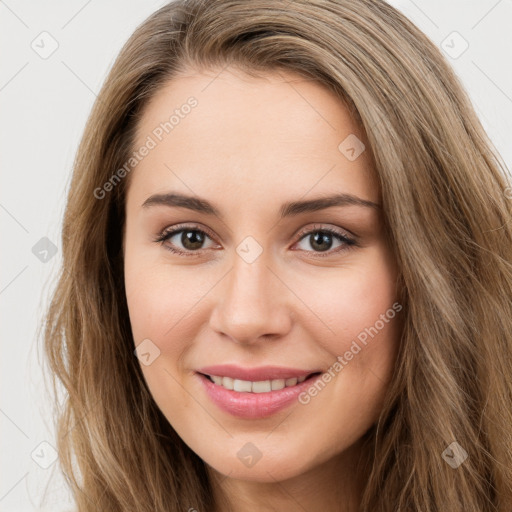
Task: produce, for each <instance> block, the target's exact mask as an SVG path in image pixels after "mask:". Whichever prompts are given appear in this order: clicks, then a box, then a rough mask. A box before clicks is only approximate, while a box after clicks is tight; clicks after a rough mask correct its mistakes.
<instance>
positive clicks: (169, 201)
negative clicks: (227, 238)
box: [142, 192, 381, 219]
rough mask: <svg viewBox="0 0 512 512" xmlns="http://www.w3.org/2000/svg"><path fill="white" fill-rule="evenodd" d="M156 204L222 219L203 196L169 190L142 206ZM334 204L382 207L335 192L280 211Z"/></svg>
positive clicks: (295, 212) (296, 211)
mask: <svg viewBox="0 0 512 512" xmlns="http://www.w3.org/2000/svg"><path fill="white" fill-rule="evenodd" d="M155 205H162V206H169V207H172V206H175V207H180V208H187V209H189V210H193V211H196V212H200V213H205V214H207V215H216V216H217V217H219V218H220V219H222V214H221V212H220V210H219V209H218V208H217V207H215V206H214V205H213V204H212V203H210V202H208V201H207V200H206V199H203V198H201V197H195V196H187V195H184V194H178V193H175V192H169V193H167V194H155V195H152V196H150V197H148V198H147V199H146V200H145V201H144V203H143V204H142V207H143V208H148V207H150V206H155ZM332 206H361V207H364V208H371V209H375V210H380V209H381V205H380V204H378V203H374V202H373V201H369V200H367V199H362V198H360V197H357V196H355V195H353V194H335V195H330V196H324V197H318V198H315V199H309V200H307V201H291V202H288V203H284V204H283V205H282V206H281V208H280V209H279V213H280V217H281V218H284V217H290V216H294V215H299V214H301V213H306V212H315V211H319V210H324V209H326V208H330V207H332Z"/></svg>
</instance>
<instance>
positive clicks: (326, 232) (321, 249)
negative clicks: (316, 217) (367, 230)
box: [297, 226, 357, 257]
mask: <svg viewBox="0 0 512 512" xmlns="http://www.w3.org/2000/svg"><path fill="white" fill-rule="evenodd" d="M300 236H301V239H300V240H299V242H297V243H298V244H300V243H301V242H306V243H307V244H309V246H310V247H312V248H313V251H309V250H307V249H301V250H306V252H314V253H315V257H317V256H319V257H324V256H330V255H332V254H334V253H338V252H341V251H346V250H348V249H350V248H351V247H353V246H357V242H356V240H354V239H353V238H350V237H348V236H347V235H345V234H344V233H343V232H341V231H338V230H336V229H334V228H326V227H321V226H319V227H317V226H315V229H313V230H309V231H306V232H302V233H301V234H300ZM334 240H337V241H338V245H337V246H335V248H334V250H331V249H332V247H333V243H334ZM316 253H320V254H316ZM322 253H324V254H322Z"/></svg>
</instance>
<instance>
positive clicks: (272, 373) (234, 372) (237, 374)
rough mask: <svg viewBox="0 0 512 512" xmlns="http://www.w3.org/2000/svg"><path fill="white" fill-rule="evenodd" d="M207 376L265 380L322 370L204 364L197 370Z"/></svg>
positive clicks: (287, 377) (256, 380) (301, 375)
mask: <svg viewBox="0 0 512 512" xmlns="http://www.w3.org/2000/svg"><path fill="white" fill-rule="evenodd" d="M196 371H197V372H198V373H202V374H203V375H206V376H211V375H217V376H220V377H231V378H232V379H238V380H245V381H252V382H258V381H265V380H274V379H291V378H294V377H295V378H297V379H298V378H300V377H309V376H310V375H312V374H313V373H318V372H321V371H322V370H321V369H320V368H317V369H311V370H308V369H302V368H286V367H283V366H260V367H255V368H243V367H241V366H237V365H233V364H221V365H214V366H204V367H202V368H199V369H198V370H196Z"/></svg>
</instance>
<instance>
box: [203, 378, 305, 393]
mask: <svg viewBox="0 0 512 512" xmlns="http://www.w3.org/2000/svg"><path fill="white" fill-rule="evenodd" d="M313 375H315V374H311V375H309V376H306V375H304V376H302V377H298V378H297V377H292V378H290V379H273V380H261V381H250V380H240V379H233V378H231V377H221V376H219V375H205V376H206V377H208V378H209V379H210V380H211V381H212V382H213V383H214V384H217V385H218V386H222V387H223V388H224V389H229V390H231V391H237V392H243V393H269V392H270V391H278V390H280V389H283V388H288V387H293V386H296V385H297V384H300V383H301V382H304V381H305V380H306V379H307V378H308V377H311V376H313Z"/></svg>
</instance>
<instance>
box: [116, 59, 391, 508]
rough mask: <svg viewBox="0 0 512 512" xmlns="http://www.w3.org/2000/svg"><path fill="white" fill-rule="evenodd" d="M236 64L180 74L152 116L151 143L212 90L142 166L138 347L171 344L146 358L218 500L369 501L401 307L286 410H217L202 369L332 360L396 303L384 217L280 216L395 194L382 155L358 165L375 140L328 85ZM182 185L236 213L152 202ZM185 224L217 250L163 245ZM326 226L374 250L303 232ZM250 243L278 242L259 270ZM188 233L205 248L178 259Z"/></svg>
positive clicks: (129, 205)
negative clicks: (359, 468)
mask: <svg viewBox="0 0 512 512" xmlns="http://www.w3.org/2000/svg"><path fill="white" fill-rule="evenodd" d="M221 71H222V70H221V69H217V70H214V71H210V72H206V71H204V70H194V69H190V70H188V72H187V73H185V74H183V76H180V77H179V78H175V79H173V80H172V81H170V82H169V83H168V84H166V86H165V87H164V88H162V89H161V90H160V91H159V92H158V93H157V94H156V95H155V96H154V97H153V98H152V99H151V101H150V102H149V104H148V105H147V106H146V108H145V111H144V112H143V116H142V118H141V120H140V123H139V126H138V132H137V137H136V141H135V147H136V148H139V147H140V146H142V145H143V144H144V141H145V140H146V138H147V136H148V135H150V134H151V133H152V131H153V130H154V129H155V127H157V126H158V125H159V124H160V123H161V122H162V121H164V120H166V119H168V118H169V115H170V113H172V111H174V110H175V109H176V108H179V107H180V105H183V104H184V103H186V101H187V98H189V97H190V96H194V97H195V98H196V99H197V101H198V105H197V107H195V108H194V109H193V110H192V111H191V113H190V114H189V115H188V116H184V118H183V119H180V122H179V124H178V125H177V126H175V128H174V129H173V130H172V132H170V133H169V134H167V135H166V136H165V137H164V138H163V139H162V141H161V142H159V143H158V144H157V146H156V147H155V148H153V149H152V150H151V151H150V152H149V154H148V155H147V156H146V157H145V158H144V159H143V160H142V161H141V162H140V163H138V165H137V166H136V168H135V169H134V170H133V171H132V174H131V175H130V185H129V188H128V193H127V202H126V225H125V232H124V244H123V250H124V258H125V283H126V294H127V301H128V307H129V313H130V321H131V326H132V332H133V336H134V343H135V345H138V344H139V343H141V342H142V340H144V339H150V340H151V341H152V343H154V345H155V346H157V347H158V349H159V350H160V354H159V356H158V357H156V359H154V361H153V362H152V363H151V364H149V365H147V366H146V365H143V364H141V368H142V371H143V374H144V378H145V379H146V382H147V384H148V387H149V389H150V391H151V393H152V395H153V397H154V400H155V402H156V403H157V405H158V406H159V408H160V409H161V410H162V412H163V414H164V415H165V416H166V418H167V419H168V421H169V423H170V424H171V425H172V427H173V428H174V429H175V430H176V432H177V433H178V434H179V435H180V437H181V438H182V439H183V441H184V442H185V443H186V444H187V445H188V446H189V447H190V448H191V449H192V450H193V451H194V452H195V453H197V454H198V455H199V457H201V458H202V459H203V460H204V461H205V462H206V464H207V468H208V471H209V473H210V475H211V478H212V482H213V486H214V494H215V499H216V502H217V506H218V510H221V509H222V510H228V509H229V508H230V509H231V510H234V511H237V512H240V511H244V512H249V511H267V510H292V509H293V510H296V509H299V508H300V507H303V508H304V509H305V510H324V511H348V510H355V509H356V506H357V504H358V503H359V500H360V494H361V490H362V486H363V485H364V476H365V475H359V474H358V473H357V472H356V471H355V468H356V465H357V462H358V460H359V458H360V457H361V455H362V450H361V437H362V435H363V434H364V433H365V432H366V431H367V430H368V429H369V428H371V427H372V425H374V423H375V422H376V420H377V418H378V415H379V412H380V411H381V408H382V402H383V399H384V396H385V393H386V390H387V388H388V385H389V382H390V380H391V376H392V372H393V367H394V363H395V359H396V352H397V347H398V342H399V335H400V323H399V322H400V313H397V316H396V317H395V318H394V320H390V321H388V322H387V323H385V325H384V327H383V328H382V329H381V330H380V331H379V332H378V334H377V335H376V336H375V337H374V338H373V339H371V341H370V342H369V343H368V344H367V345H366V346H364V348H363V349H362V350H361V351H360V352H359V353H358V354H357V355H355V356H354V357H353V359H352V360H351V361H349V362H348V364H346V366H344V367H343V369H342V371H340V372H339V373H337V375H336V377H335V378H333V379H332V380H331V381H330V382H329V383H328V384H327V385H326V386H325V388H324V389H322V390H321V392H319V393H318V394H317V396H315V397H314V398H312V399H311V401H310V402H309V403H308V404H306V405H303V404H300V403H294V404H293V405H291V406H290V407H288V408H286V409H284V410H283V411H280V412H278V413H276V414H274V415H272V416H270V417H269V418H265V419H257V420H245V419H240V418H237V417H234V416H231V415H230V414H228V413H226V412H223V411H222V410H220V409H218V408H217V406H216V405H215V404H214V403H212V402H211V401H210V399H209V398H208V396H207V395H206V393H205V391H204V390H203V386H202V383H201V382H200V381H199V380H198V377H197V375H196V374H195V370H196V369H198V368H200V367H202V366H206V365H210V364H221V363H227V362H229V363H235V364H239V365H240V366H248V367H249V366H250V367H254V366H263V365H280V366H291V367H296V368H303V369H311V370H312V371H313V370H315V369H318V368H321V369H322V370H323V371H327V369H328V368H329V367H332V365H333V363H334V362H335V361H336V358H337V356H340V355H341V356H343V354H345V353H346V352H347V351H348V350H349V349H350V346H351V343H352V342H353V341H354V340H355V339H356V337H357V336H358V334H360V333H361V332H362V331H363V330H364V329H365V328H367V327H370V326H374V325H375V323H376V321H377V320H378V319H379V318H381V317H380V315H382V314H384V313H385V312H386V310H388V309H389V308H391V306H392V304H393V303H394V302H395V301H396V297H397V287H396V278H397V271H398V269H397V266H396V262H395V260H394V258H393V255H392V250H391V248H390V247H389V245H388V240H387V237H386V235H385V231H384V225H383V217H382V211H381V210H379V209H373V208H365V207H361V206H357V205H350V206H335V207H330V208H328V209H324V210H322V211H318V212H309V213H302V214H299V215H296V216H293V217H289V218H285V219H280V218H279V208H280V206H281V204H282V203H284V202H287V201H293V200H304V199H312V198H315V197H318V196H321V195H323V194H325V195H329V194H332V193H333V192H340V193H341V192H345V193H350V194H354V195H356V196H358V197H360V198H363V199H366V200H370V201H373V202H376V203H380V196H379V194H380V190H379V186H378V181H377V179H376V176H375V173H374V171H373V169H372V167H371V161H370V156H369V152H368V151H367V150H366V151H363V153H362V154H361V155H360V156H359V157H358V158H356V159H355V160H354V161H350V160H349V159H347V158H346V156H345V155H344V154H343V153H342V152H341V151H340V150H339V149H338V145H339V144H340V142H341V141H343V140H344V139H345V138H346V137H347V136H348V135H349V134H355V135H356V136H357V137H358V138H359V139H360V140H361V141H363V142H364V143H365V145H366V147H367V148H368V147H369V146H368V143H367V141H366V139H365V137H364V134H363V133H361V131H360V130H359V129H358V127H357V125H356V124H355V123H354V121H353V120H352V119H351V117H350V116H349V114H348V112H347V110H346V109H345V107H344V106H343V104H342V103H341V102H340V101H339V99H337V97H336V96H334V95H333V94H332V93H331V92H329V91H328V90H326V89H324V87H323V86H321V85H319V84H318V83H316V82H313V81H309V80H306V79H304V78H302V77H300V76H298V75H295V74H294V73H292V72H283V71H278V72H277V71H273V72H268V73H267V74H266V75H265V76H263V77H261V78H254V77H250V76H247V75H245V74H244V73H242V72H241V71H239V70H237V69H235V68H233V67H231V68H227V69H225V70H223V71H222V72H221ZM219 73H220V74H219ZM170 191H175V192H180V193H184V194H189V195H196V196H199V197H201V198H204V199H206V200H208V201H210V202H212V203H213V204H214V205H215V206H217V207H218V209H219V210H220V212H221V215H222V219H220V218H219V217H217V216H215V215H208V214H206V213H200V212H194V211H191V210H187V209H185V208H180V207H170V206H165V205H154V206H151V207H146V208H144V207H142V204H143V203H144V201H145V200H146V199H147V198H148V197H149V196H151V195H153V194H161V193H166V192H170ZM181 223H187V224H189V225H191V227H190V228H189V229H194V224H197V225H198V227H199V229H203V230H205V231H206V233H207V235H205V236H204V242H203V244H202V245H201V244H200V243H199V244H197V242H196V245H195V246H194V245H193V244H192V246H191V245H190V244H189V245H186V240H185V245H183V239H182V237H181V233H179V234H177V235H174V236H173V237H172V239H170V240H167V241H165V242H163V243H161V242H155V241H154V239H155V238H156V237H157V236H158V234H159V233H161V232H162V231H163V230H165V229H166V228H170V227H172V226H176V225H177V224H181ZM198 227H197V226H196V227H195V229H198ZM326 227H331V228H334V229H337V230H338V231H340V232H341V233H342V234H345V235H346V236H349V235H355V239H356V240H357V242H358V246H356V247H354V246H351V247H349V248H348V249H345V250H343V251H340V252H336V251H337V249H338V248H339V247H340V246H342V245H343V242H342V241H340V240H339V239H337V238H336V237H333V238H332V239H331V240H332V242H331V243H329V240H327V242H324V245H323V247H326V248H327V249H328V250H327V251H322V250H321V249H318V245H315V243H314V240H313V239H312V237H311V236H310V235H306V236H304V235H301V236H298V235H300V233H299V232H304V233H306V232H311V231H312V232H313V233H316V232H318V230H319V229H321V228H326ZM186 228H187V226H186ZM315 229H316V231H315ZM301 230H302V231H301ZM208 233H211V234H212V235H213V236H210V234H208ZM191 234H192V235H194V234H196V235H197V231H193V232H192V233H191ZM247 236H251V237H253V238H254V239H255V240H256V241H257V242H258V244H259V245H260V246H261V247H262V249H263V252H262V253H261V254H260V255H259V257H258V258H257V259H256V260H255V261H253V262H252V263H248V262H247V261H245V260H244V259H243V258H242V257H240V256H239V254H238V253H237V251H236V248H237V246H238V245H239V244H240V242H242V240H244V239H245V237H247ZM352 237H353V238H354V236H352ZM172 244H174V246H175V247H177V248H178V249H181V250H184V251H186V250H187V249H188V251H189V254H190V253H193V254H195V255H196V256H194V257H191V256H184V255H179V254H173V253H171V252H170V251H169V250H168V249H167V248H166V247H169V246H170V245H172ZM320 244H322V241H321V240H320ZM320 246H321V247H322V245H320ZM191 247H192V248H191ZM194 247H199V249H197V248H196V249H194ZM194 250H195V253H194V252H193V251H194ZM329 251H330V254H328V255H327V256H325V257H322V255H325V254H326V253H328V252H329ZM197 254H199V256H197ZM319 254H320V256H318V255H319ZM248 442H250V443H252V444H254V445H255V446H256V447H257V448H258V450H259V451H260V452H261V454H262V457H261V459H260V460H259V461H258V462H257V463H256V464H255V465H253V466H252V467H247V466H246V465H244V464H243V463H242V462H241V460H240V459H239V458H238V457H237V453H238V451H239V450H240V449H241V448H242V447H243V446H244V445H245V444H246V443H248ZM366 476H367V474H366ZM228 504H229V505H228ZM299 505H300V507H299Z"/></svg>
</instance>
